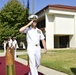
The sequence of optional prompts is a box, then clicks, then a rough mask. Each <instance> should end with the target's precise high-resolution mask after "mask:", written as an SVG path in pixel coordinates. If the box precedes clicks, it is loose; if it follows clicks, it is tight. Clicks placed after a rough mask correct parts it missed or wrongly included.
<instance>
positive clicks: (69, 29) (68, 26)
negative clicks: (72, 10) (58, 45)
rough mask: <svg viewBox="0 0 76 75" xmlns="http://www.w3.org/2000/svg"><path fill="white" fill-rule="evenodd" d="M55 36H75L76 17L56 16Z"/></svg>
mask: <svg viewBox="0 0 76 75" xmlns="http://www.w3.org/2000/svg"><path fill="white" fill-rule="evenodd" d="M54 25H55V34H61V35H73V34H74V16H70V15H60V14H56V15H55V24H54Z"/></svg>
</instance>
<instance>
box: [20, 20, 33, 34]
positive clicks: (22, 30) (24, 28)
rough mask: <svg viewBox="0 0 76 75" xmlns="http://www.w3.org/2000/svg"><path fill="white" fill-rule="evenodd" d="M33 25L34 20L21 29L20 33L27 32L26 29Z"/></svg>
mask: <svg viewBox="0 0 76 75" xmlns="http://www.w3.org/2000/svg"><path fill="white" fill-rule="evenodd" d="M32 23H33V20H32V21H30V22H29V23H28V24H27V25H25V26H23V27H21V28H20V29H19V32H21V33H23V32H24V30H26V28H27V27H28V26H30V25H32Z"/></svg>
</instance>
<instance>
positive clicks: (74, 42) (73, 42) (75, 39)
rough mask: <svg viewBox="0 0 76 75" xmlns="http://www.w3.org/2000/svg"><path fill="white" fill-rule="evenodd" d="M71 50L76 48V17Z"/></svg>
mask: <svg viewBox="0 0 76 75" xmlns="http://www.w3.org/2000/svg"><path fill="white" fill-rule="evenodd" d="M69 39H70V48H76V15H75V16H74V35H71V36H70V38H69Z"/></svg>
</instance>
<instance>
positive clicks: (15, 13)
mask: <svg viewBox="0 0 76 75" xmlns="http://www.w3.org/2000/svg"><path fill="white" fill-rule="evenodd" d="M28 16H29V13H28V10H27V9H26V8H24V7H23V5H21V3H20V2H18V1H17V0H10V1H9V2H8V3H7V4H6V5H5V6H4V7H3V8H2V9H1V10H0V40H2V39H4V38H8V37H9V36H12V37H13V36H16V37H17V38H24V37H25V35H23V34H21V33H19V28H20V27H22V26H23V25H26V24H27V23H28Z"/></svg>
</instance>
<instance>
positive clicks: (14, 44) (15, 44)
mask: <svg viewBox="0 0 76 75" xmlns="http://www.w3.org/2000/svg"><path fill="white" fill-rule="evenodd" d="M12 46H13V47H14V48H15V50H14V58H15V59H16V49H17V41H16V40H13V42H12Z"/></svg>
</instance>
